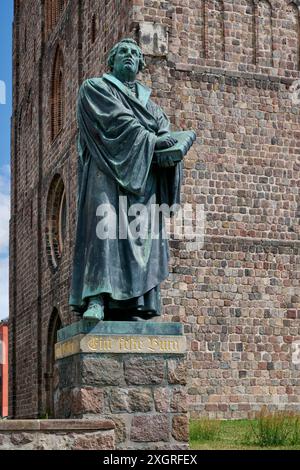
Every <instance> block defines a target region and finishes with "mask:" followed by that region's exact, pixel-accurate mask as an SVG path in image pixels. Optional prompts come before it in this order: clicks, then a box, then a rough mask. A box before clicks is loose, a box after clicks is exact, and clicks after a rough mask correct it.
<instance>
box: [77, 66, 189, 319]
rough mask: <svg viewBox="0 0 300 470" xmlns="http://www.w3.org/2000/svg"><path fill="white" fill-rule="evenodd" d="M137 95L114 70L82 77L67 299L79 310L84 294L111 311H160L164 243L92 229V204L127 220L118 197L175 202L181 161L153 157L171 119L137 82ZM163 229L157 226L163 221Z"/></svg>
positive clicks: (85, 299) (165, 261) (165, 272)
mask: <svg viewBox="0 0 300 470" xmlns="http://www.w3.org/2000/svg"><path fill="white" fill-rule="evenodd" d="M136 89H137V96H135V95H134V93H132V92H131V90H130V89H129V88H127V87H126V86H125V85H124V84H123V83H122V82H120V81H119V80H118V79H117V78H115V77H114V76H113V75H111V74H104V75H103V76H102V77H101V78H92V79H88V80H86V81H85V82H84V83H83V84H82V86H81V88H80V91H79V96H78V108H77V116H78V125H79V135H78V141H77V144H78V154H79V182H78V183H79V184H78V219H77V229H76V241H75V251H74V261H73V276H72V286H71V294H70V300H69V303H70V305H71V306H73V308H74V310H75V311H77V312H83V311H84V310H85V309H86V308H87V304H88V299H89V297H93V296H97V295H99V294H104V296H103V297H104V298H105V299H106V307H108V308H109V309H123V310H128V309H129V310H130V309H131V308H135V309H137V310H140V311H145V312H152V314H153V315H159V314H160V293H159V285H160V283H161V282H162V281H163V280H164V279H166V278H167V276H168V274H169V271H168V260H169V251H168V241H167V239H165V238H164V237H163V235H162V233H163V231H162V230H160V232H159V237H158V238H154V239H153V237H151V234H150V233H148V235H147V234H146V236H145V235H144V236H143V237H142V238H140V237H138V238H136V237H135V238H133V237H131V236H130V234H129V236H128V237H127V238H125V239H120V238H118V236H117V237H116V238H115V239H114V238H112V237H108V238H106V239H101V238H99V237H98V235H97V224H98V223H99V220H100V219H99V217H98V216H97V215H96V214H97V208H98V207H99V206H100V205H102V204H110V205H111V206H112V207H113V208H114V210H115V213H116V215H117V230H116V233H117V234H118V233H119V232H118V230H119V223H118V220H119V219H118V217H120V218H122V217H123V218H125V219H126V220H127V222H128V223H130V221H131V220H132V218H130V217H129V216H128V214H127V213H126V211H125V209H124V207H123V205H122V207H121V204H120V203H119V201H120V199H119V197H120V196H126V197H127V206H128V208H129V207H130V206H131V205H132V204H144V205H146V207H147V208H148V209H149V208H150V204H151V203H156V204H162V203H165V204H168V205H169V206H171V205H173V204H178V203H179V197H180V185H181V178H182V177H181V173H182V168H181V164H177V165H176V166H175V167H172V168H165V169H164V168H158V167H156V166H155V165H154V164H153V163H152V158H153V154H154V148H155V144H156V140H157V136H160V135H162V134H164V133H168V132H169V129H170V124H169V121H168V119H167V117H166V115H165V114H164V112H163V111H162V110H161V108H160V107H159V106H158V105H156V104H155V103H154V102H153V101H151V100H150V94H151V90H150V89H149V88H148V87H145V86H144V85H142V84H141V83H139V82H136ZM160 228H162V227H160Z"/></svg>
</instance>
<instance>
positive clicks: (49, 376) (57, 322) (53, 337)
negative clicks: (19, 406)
mask: <svg viewBox="0 0 300 470" xmlns="http://www.w3.org/2000/svg"><path fill="white" fill-rule="evenodd" d="M61 327H62V322H61V319H60V316H59V313H58V310H57V308H54V309H53V311H52V314H51V317H50V320H49V325H48V338H47V366H46V372H45V374H44V378H45V389H46V397H47V403H46V410H45V411H46V413H47V415H48V417H49V418H54V391H55V390H54V363H55V354H54V352H55V349H54V348H55V344H56V342H57V332H58V330H60V329H61Z"/></svg>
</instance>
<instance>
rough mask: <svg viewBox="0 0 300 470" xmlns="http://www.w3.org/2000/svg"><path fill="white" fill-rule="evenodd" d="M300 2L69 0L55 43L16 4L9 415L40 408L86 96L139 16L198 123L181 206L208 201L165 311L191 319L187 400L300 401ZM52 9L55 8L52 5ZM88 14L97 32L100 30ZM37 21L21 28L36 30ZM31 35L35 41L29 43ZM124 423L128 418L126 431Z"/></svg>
mask: <svg viewBox="0 0 300 470" xmlns="http://www.w3.org/2000/svg"><path fill="white" fill-rule="evenodd" d="M298 5H299V2H298V1H295V2H294V3H290V2H288V1H286V0H269V1H267V0H264V1H262V0H260V1H259V2H256V1H255V2H252V1H250V0H235V1H234V2H232V1H229V0H224V1H221V0H219V1H217V0H214V1H213V0H209V1H207V2H204V1H203V0H202V1H200V0H186V1H185V2H184V4H183V2H182V1H179V0H172V1H168V2H166V1H162V0H121V1H117V0H107V1H105V2H98V1H95V0H89V1H88V0H85V1H82V0H76V1H75V0H69V2H67V3H66V7H65V8H64V10H63V12H62V14H61V15H60V17H59V18H58V19H57V21H56V24H55V25H54V26H53V28H52V30H51V32H49V34H48V35H47V38H46V40H45V34H44V33H45V31H44V29H43V23H42V16H41V11H40V7H39V5H38V3H37V2H35V1H33V0H28V2H16V12H15V23H14V49H13V53H14V58H13V60H14V76H13V80H14V108H13V120H12V129H13V133H12V219H11V224H10V234H11V271H10V292H11V297H10V299H11V300H10V303H11V306H10V309H11V310H10V311H11V319H10V331H11V335H12V336H11V339H10V353H11V354H10V357H11V361H12V363H13V364H14V370H13V372H12V374H11V377H10V395H11V414H13V415H14V416H15V417H21V416H22V417H32V416H35V417H36V416H38V415H39V414H41V413H42V414H43V413H45V412H46V411H47V410H46V406H47V405H46V391H45V383H46V381H45V377H44V373H45V371H47V370H48V364H47V357H48V356H49V355H48V356H47V347H48V345H47V338H48V337H49V334H48V329H49V319H50V317H51V313H52V312H53V309H54V308H57V309H58V311H59V314H60V317H61V320H62V322H63V324H68V323H70V322H71V321H72V316H71V314H70V312H69V309H68V305H67V301H68V292H69V282H70V279H69V276H70V266H71V261H72V249H73V244H74V227H75V220H76V196H75V195H76V184H77V153H76V145H75V137H76V106H75V104H76V98H77V92H78V87H79V85H80V83H81V82H82V81H83V79H84V78H87V77H90V76H95V75H100V74H101V73H102V72H104V71H105V70H106V66H105V57H106V55H107V52H108V50H109V48H110V47H111V46H112V45H113V43H114V42H115V41H116V40H118V39H119V38H120V37H124V36H128V35H129V34H131V35H137V29H138V24H139V22H143V21H146V22H155V23H158V24H162V25H165V26H166V27H167V28H168V32H169V34H168V53H167V55H166V56H165V57H164V58H162V57H158V58H156V57H153V56H148V57H146V61H147V66H148V67H147V69H146V70H145V72H144V73H143V74H142V75H141V77H140V79H141V80H142V81H143V82H145V83H146V84H148V85H149V86H151V87H152V89H153V99H154V100H155V101H156V102H158V103H159V104H160V105H161V106H162V107H163V108H164V110H165V111H166V113H167V114H168V115H169V116H170V118H171V121H172V125H173V126H174V128H175V129H184V128H194V129H195V130H196V133H197V137H198V139H197V144H196V145H195V146H194V147H193V149H192V151H191V152H190V153H189V155H188V157H187V158H186V160H185V184H184V194H183V202H189V203H192V204H196V203H199V204H203V205H204V209H205V213H206V228H205V244H204V246H203V248H202V249H201V250H199V251H197V252H189V251H187V250H186V246H185V243H184V242H173V244H172V250H171V251H172V253H171V254H172V258H171V275H170V278H169V279H168V280H167V282H166V283H165V285H164V290H163V294H164V295H163V304H164V312H165V319H167V320H181V321H183V322H184V323H185V329H186V333H187V335H188V338H189V344H190V353H189V364H190V367H189V373H190V379H189V406H190V407H191V410H192V412H193V414H194V415H198V414H199V413H204V414H209V415H211V416H220V417H242V416H246V415H247V413H248V412H249V411H253V410H256V409H258V408H259V407H260V406H261V405H262V404H268V405H270V406H271V407H274V408H278V407H286V408H291V409H299V390H300V382H299V369H298V368H299V366H298V365H295V364H293V362H292V355H291V348H292V343H293V342H294V341H295V340H298V339H299V336H300V329H299V328H300V323H299V311H300V303H299V295H298V285H299V276H300V273H299V242H298V238H299V197H298V192H299V152H300V150H299V143H298V141H299V139H298V137H299V130H298V129H299V105H295V104H294V103H293V101H292V99H291V94H290V93H289V87H290V85H291V84H292V83H293V81H294V80H296V79H299V35H298V32H299V6H298ZM42 14H43V15H44V14H45V11H43V12H42ZM93 15H96V23H97V34H96V38H95V42H93V41H92V38H93V24H94V23H93ZM25 31H26V33H25ZM25 36H26V41H25ZM58 46H59V47H60V50H61V52H62V56H63V61H64V74H65V75H64V76H65V84H66V85H65V94H64V106H65V110H66V112H67V113H68V114H67V115H66V120H65V124H64V128H63V130H62V132H61V133H60V134H59V135H58V136H57V138H56V139H55V140H54V141H53V142H52V141H51V112H50V111H51V109H50V103H51V100H50V96H51V76H52V73H53V68H54V61H55V53H56V50H57V47H58ZM55 174H59V175H60V176H61V178H62V179H63V182H64V186H65V189H66V195H67V205H68V211H67V230H66V239H65V244H64V250H63V253H62V257H61V259H60V262H59V269H58V270H56V271H55V272H53V270H51V269H50V267H49V263H48V258H47V251H46V237H45V229H46V226H47V213H46V207H47V198H48V194H49V188H50V185H51V181H52V180H53V177H54V175H55ZM120 433H121V430H120Z"/></svg>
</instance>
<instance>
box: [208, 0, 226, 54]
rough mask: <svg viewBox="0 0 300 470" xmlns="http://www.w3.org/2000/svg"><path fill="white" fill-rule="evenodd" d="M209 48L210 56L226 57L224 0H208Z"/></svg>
mask: <svg viewBox="0 0 300 470" xmlns="http://www.w3.org/2000/svg"><path fill="white" fill-rule="evenodd" d="M206 30H207V36H208V37H207V49H208V54H207V56H208V58H209V59H210V58H211V59H215V60H224V59H225V27H224V3H223V1H222V0H208V1H207V29H206Z"/></svg>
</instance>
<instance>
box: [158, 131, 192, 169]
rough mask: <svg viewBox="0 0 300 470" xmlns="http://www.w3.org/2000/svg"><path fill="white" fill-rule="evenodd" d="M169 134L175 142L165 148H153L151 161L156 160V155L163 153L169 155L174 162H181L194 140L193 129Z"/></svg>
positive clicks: (162, 154)
mask: <svg viewBox="0 0 300 470" xmlns="http://www.w3.org/2000/svg"><path fill="white" fill-rule="evenodd" d="M170 135H171V136H172V137H174V139H176V140H177V142H176V144H174V145H173V146H172V147H169V148H167V149H162V150H155V152H154V157H153V162H156V161H157V160H156V156H162V157H163V156H164V155H166V156H168V157H171V158H172V160H173V162H174V163H178V162H181V160H183V157H184V156H185V155H186V154H187V153H188V151H189V149H190V148H191V146H192V145H193V143H194V142H195V140H196V134H195V132H194V131H178V132H170Z"/></svg>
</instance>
